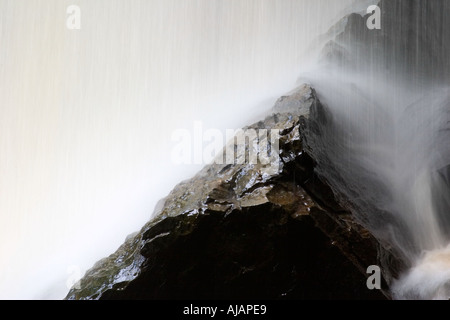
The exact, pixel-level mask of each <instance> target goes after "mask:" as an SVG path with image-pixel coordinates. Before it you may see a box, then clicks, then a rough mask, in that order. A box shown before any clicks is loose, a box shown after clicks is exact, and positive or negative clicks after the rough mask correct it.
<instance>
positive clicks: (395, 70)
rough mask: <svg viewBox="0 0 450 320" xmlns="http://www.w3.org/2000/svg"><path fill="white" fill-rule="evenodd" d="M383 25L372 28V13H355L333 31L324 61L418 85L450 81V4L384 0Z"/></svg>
mask: <svg viewBox="0 0 450 320" xmlns="http://www.w3.org/2000/svg"><path fill="white" fill-rule="evenodd" d="M377 2H378V6H379V7H380V9H381V29H379V30H377V29H374V30H370V29H369V28H367V26H366V21H367V19H368V17H369V16H371V15H372V14H367V15H365V16H361V15H360V14H357V13H353V14H351V15H349V16H347V17H345V18H344V19H343V20H342V21H341V22H340V23H339V24H338V25H337V26H335V27H334V28H333V29H331V30H330V32H329V34H328V38H329V42H328V43H327V44H326V48H325V49H324V51H323V59H324V60H325V61H328V62H331V63H332V64H333V65H341V66H343V67H344V68H345V70H346V72H349V71H350V70H353V71H355V72H358V73H361V72H362V73H365V74H372V73H375V74H382V75H384V76H385V77H386V79H389V80H392V81H393V82H399V81H401V82H407V83H409V84H413V85H415V86H417V87H418V88H421V87H423V86H426V87H428V86H432V85H438V86H443V85H444V84H445V85H449V84H450V71H449V70H450V59H448V57H449V55H450V2H449V1H448V0H433V1H426V0H379V1H374V4H377Z"/></svg>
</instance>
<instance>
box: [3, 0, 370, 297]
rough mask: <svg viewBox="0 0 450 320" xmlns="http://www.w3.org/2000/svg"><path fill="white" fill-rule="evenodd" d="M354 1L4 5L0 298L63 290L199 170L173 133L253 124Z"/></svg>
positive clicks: (37, 1)
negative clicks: (177, 150)
mask: <svg viewBox="0 0 450 320" xmlns="http://www.w3.org/2000/svg"><path fill="white" fill-rule="evenodd" d="M352 3H353V1H351V0H345V1H342V0H340V1H336V0H320V1H317V0H283V1H273V0H246V1H242V0H145V1H144V0H95V1H92V0H0V43H1V47H2V49H1V50H0V102H1V103H0V237H1V239H0V254H1V256H2V259H1V260H0V275H1V276H0V298H4V299H16V298H20V299H32V298H49V299H52V298H62V297H64V296H65V294H66V293H67V291H68V285H71V283H70V281H71V280H73V278H74V277H75V278H76V277H81V276H82V275H83V272H84V271H85V270H86V269H88V268H90V267H91V266H92V265H93V264H94V263H95V262H96V261H97V260H99V259H100V258H102V257H104V256H106V255H108V254H109V253H111V252H113V251H114V250H115V249H116V248H117V247H118V246H119V245H120V244H121V243H122V242H123V240H124V238H125V237H126V236H127V235H128V234H129V233H131V232H134V231H136V230H138V229H139V228H140V227H141V226H142V225H143V224H144V223H145V222H146V221H148V219H150V217H151V213H152V211H153V207H154V206H155V204H156V203H157V201H158V200H159V199H160V198H162V197H164V196H165V195H166V194H167V193H168V192H169V191H170V189H171V188H172V187H173V186H174V185H175V184H176V183H178V182H179V181H181V180H183V179H185V178H188V177H189V176H191V175H192V174H194V173H195V172H196V171H197V170H198V168H199V166H176V165H174V164H173V163H172V162H171V161H170V152H171V147H172V141H171V133H172V132H173V131H174V130H176V129H179V128H185V129H187V130H192V126H193V122H194V121H201V122H202V123H203V126H204V127H205V128H208V127H210V128H218V129H226V128H230V129H235V128H239V127H241V126H242V125H246V124H248V123H249V122H251V121H252V120H253V119H258V118H259V117H260V116H261V115H263V114H264V113H265V112H267V111H268V110H269V108H270V107H271V106H272V105H273V103H274V102H275V100H276V99H277V98H278V97H279V96H281V95H282V94H284V93H285V92H287V91H289V90H290V89H291V88H293V87H294V86H295V81H296V79H297V76H298V74H299V70H301V69H302V65H303V66H306V64H305V61H308V58H309V57H310V55H311V54H312V49H311V48H312V47H311V46H310V45H311V44H312V43H314V40H315V39H317V37H318V35H320V34H323V33H325V32H326V31H327V30H328V29H329V28H330V27H331V26H332V25H333V24H334V23H336V22H337V21H338V20H339V18H340V17H342V16H344V15H345V14H347V13H349V12H351V11H352V9H351V7H348V6H349V5H351V4H352ZM72 5H75V6H77V7H78V8H79V14H80V16H79V18H80V29H76V28H75V29H70V28H69V29H68V28H67V22H68V19H70V18H71V13H70V12H71V11H70V10H69V14H68V12H67V9H68V8H69V7H70V6H72ZM358 10H361V8H359V9H358Z"/></svg>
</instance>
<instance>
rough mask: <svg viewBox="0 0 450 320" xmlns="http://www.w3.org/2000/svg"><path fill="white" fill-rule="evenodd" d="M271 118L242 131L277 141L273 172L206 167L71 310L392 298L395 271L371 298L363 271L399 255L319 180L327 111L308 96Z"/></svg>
mask: <svg viewBox="0 0 450 320" xmlns="http://www.w3.org/2000/svg"><path fill="white" fill-rule="evenodd" d="M273 111H274V113H273V114H272V115H271V116H269V117H267V118H266V119H265V120H263V121H260V122H258V123H256V124H254V125H252V126H249V127H248V128H246V129H255V130H258V129H268V130H279V134H280V139H279V152H278V153H277V154H276V157H279V160H280V161H279V165H278V166H277V168H276V170H273V168H269V167H268V166H270V165H271V164H270V163H269V164H262V163H256V164H233V165H230V164H211V165H208V166H206V167H205V168H204V169H203V170H201V171H200V172H199V173H198V174H197V175H196V176H195V177H193V178H192V179H190V180H188V181H185V182H182V183H180V184H179V185H178V186H176V187H175V188H174V190H173V191H172V192H171V193H170V194H169V196H168V197H166V198H165V199H163V200H161V201H160V203H159V205H158V206H157V208H156V212H155V218H154V219H153V220H151V221H150V222H148V223H147V224H146V225H145V226H144V227H143V228H142V230H141V231H140V232H138V233H136V234H133V235H130V236H129V237H128V238H127V240H126V241H125V243H124V244H123V245H122V246H121V247H120V248H119V249H118V250H117V251H116V252H115V253H114V254H112V255H111V256H109V257H107V258H105V259H103V260H101V261H99V262H97V263H96V264H95V266H94V267H93V268H92V269H90V270H89V271H88V272H87V273H86V275H85V276H84V277H83V278H82V279H81V281H80V282H79V283H78V286H76V287H74V288H73V289H72V290H70V292H69V294H68V295H67V297H66V299H386V298H390V296H389V290H388V285H389V283H390V281H391V280H392V276H393V275H395V270H392V268H382V270H383V279H382V280H383V285H382V290H372V291H371V290H369V289H368V288H367V286H366V277H368V276H369V275H368V274H367V273H366V270H367V268H368V266H370V265H381V266H385V265H386V262H387V261H388V262H389V263H388V264H389V265H390V266H392V265H396V263H392V262H393V261H394V262H395V258H394V256H393V255H392V254H391V253H390V252H389V251H388V250H386V249H385V248H384V247H383V246H382V245H381V244H380V243H379V242H378V241H377V240H376V239H375V238H374V237H373V236H372V235H371V234H370V232H368V231H367V230H366V229H364V228H363V227H362V226H361V225H359V224H358V223H357V222H356V221H355V220H354V218H353V215H352V213H351V211H350V210H349V209H347V208H350V207H351V206H346V205H345V203H342V201H340V203H338V201H336V198H335V196H334V194H335V192H333V190H332V189H331V188H330V187H329V186H328V185H327V183H326V180H325V179H324V178H323V177H319V176H318V175H317V173H316V171H315V166H316V162H315V160H314V150H312V149H311V147H310V146H309V144H308V141H309V140H312V139H320V135H321V129H320V128H321V127H323V126H326V125H328V124H329V123H330V122H331V121H332V118H331V116H330V115H329V114H328V112H327V109H326V107H325V106H324V105H323V104H321V102H320V101H319V99H318V97H317V95H316V92H315V90H314V89H313V88H311V87H310V86H308V85H303V86H301V87H300V88H298V89H297V90H295V92H293V93H292V94H291V95H290V96H286V97H282V98H280V99H279V100H278V102H277V104H276V105H275V107H274V109H273ZM231 143H236V142H235V141H234V142H233V141H232V142H231ZM311 145H313V144H311ZM238 147H239V146H237V145H236V146H235V148H236V149H238ZM248 147H249V146H248V145H247V146H246V150H247V151H248ZM269 149H270V148H269ZM273 150H276V149H275V148H273V149H272V151H273ZM265 151H267V150H265ZM258 152H262V151H261V150H260V151H258ZM244 156H245V155H244ZM269 169H270V170H269Z"/></svg>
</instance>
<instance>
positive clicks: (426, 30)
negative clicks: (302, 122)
mask: <svg viewBox="0 0 450 320" xmlns="http://www.w3.org/2000/svg"><path fill="white" fill-rule="evenodd" d="M378 5H379V7H380V8H381V11H380V12H381V21H382V23H381V28H380V29H370V28H368V27H367V24H366V21H367V19H368V18H369V17H370V16H371V13H369V14H368V15H366V16H365V17H363V16H362V15H359V14H352V15H349V16H347V17H346V18H345V19H344V20H343V21H342V22H341V23H340V24H338V25H337V26H340V27H339V28H337V27H335V28H333V29H331V30H330V32H329V33H328V34H327V35H326V37H325V39H326V41H324V49H323V51H322V58H321V67H320V68H319V69H317V70H314V71H313V72H310V73H309V74H307V75H304V77H305V78H306V79H309V80H310V81H311V82H312V84H313V86H314V87H316V89H317V91H318V93H319V94H320V95H321V97H320V98H321V100H322V101H323V102H324V103H325V104H327V106H328V108H329V109H330V111H331V113H332V115H333V125H332V126H329V127H327V128H324V129H323V130H324V135H323V137H321V138H320V139H317V141H316V146H315V147H316V148H315V149H316V151H315V152H316V157H317V158H318V159H320V160H319V171H320V173H321V175H322V176H323V177H324V178H325V179H327V180H328V181H329V182H330V183H331V184H332V185H333V186H334V189H335V191H336V193H337V194H338V195H339V196H340V197H342V198H343V199H349V200H350V201H351V202H352V205H353V206H354V207H355V210H354V212H355V214H356V216H357V218H358V219H359V221H360V222H361V223H362V224H363V225H365V226H366V227H367V228H369V229H370V230H371V231H372V233H374V234H375V235H376V236H377V238H378V239H380V240H381V241H383V242H384V243H386V244H387V245H388V246H392V247H393V250H394V251H396V253H397V255H398V256H400V257H401V259H402V260H403V261H404V262H405V263H406V264H407V265H408V266H409V267H410V268H411V269H410V271H408V272H407V273H406V274H404V275H402V276H401V278H400V279H398V280H397V281H396V282H395V283H394V284H393V286H392V291H393V295H394V297H395V298H398V299H433V298H435V299H441V298H444V299H448V298H450V287H449V284H448V283H449V282H450V276H449V272H448V268H449V267H450V264H449V261H450V249H449V242H450V239H449V238H450V185H449V173H450V172H449V170H448V169H449V165H450V152H449V150H450V149H449V148H448V141H449V138H450V136H449V133H450V109H449V108H450V90H449V87H450V65H449V63H450V60H449V59H448V57H449V56H450V45H449V40H450V3H449V2H448V1H444V0H443V1H441V0H438V1H424V0H414V1H409V0H408V1H405V0H384V1H383V0H382V1H380V2H379V3H378Z"/></svg>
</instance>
